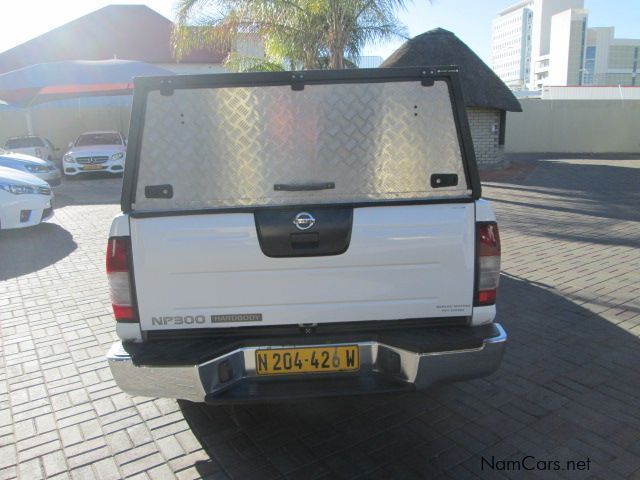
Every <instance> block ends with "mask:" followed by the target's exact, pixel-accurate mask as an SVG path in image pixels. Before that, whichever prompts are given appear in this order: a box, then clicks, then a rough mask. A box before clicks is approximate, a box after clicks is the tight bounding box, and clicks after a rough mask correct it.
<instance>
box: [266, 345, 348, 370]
mask: <svg viewBox="0 0 640 480" xmlns="http://www.w3.org/2000/svg"><path fill="white" fill-rule="evenodd" d="M358 368H360V356H359V351H358V346H357V345H345V346H339V347H302V348H280V349H269V350H257V351H256V373H257V374H258V375H288V374H292V373H325V372H351V371H355V370H358Z"/></svg>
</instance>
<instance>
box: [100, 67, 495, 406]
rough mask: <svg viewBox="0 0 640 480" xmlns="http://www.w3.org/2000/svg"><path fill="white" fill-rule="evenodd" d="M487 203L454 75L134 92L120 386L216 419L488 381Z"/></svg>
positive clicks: (294, 78)
mask: <svg viewBox="0 0 640 480" xmlns="http://www.w3.org/2000/svg"><path fill="white" fill-rule="evenodd" d="M480 197H481V192H480V181H479V177H478V171H477V166H476V163H475V158H474V152H473V146H472V143H471V138H470V134H469V127H468V123H467V117H466V114H465V110H464V104H463V99H462V95H461V90H460V84H459V79H458V73H457V69H456V68H455V67H424V68H402V69H370V70H369V69H367V70H364V69H363V70H350V71H308V72H298V73H291V72H280V73H251V74H221V75H193V76H175V77H153V78H151V77H147V78H139V79H136V81H135V93H134V102H133V113H132V122H131V130H130V135H129V144H128V150H127V164H126V167H125V176H124V185H123V192H122V214H120V215H118V216H117V217H116V218H115V219H114V221H113V225H112V227H111V233H110V238H109V241H108V246H107V273H108V277H109V283H110V287H111V297H112V303H113V310H114V314H115V319H116V322H117V323H116V330H117V334H118V336H119V338H120V341H119V342H117V343H116V344H114V345H113V346H112V348H111V350H110V351H109V353H108V362H109V365H110V367H111V371H112V373H113V376H114V378H115V380H116V382H117V384H118V385H119V386H120V387H121V388H122V390H124V391H125V392H128V393H130V394H134V395H145V396H154V397H172V398H179V399H187V400H192V401H197V402H208V403H225V402H239V401H247V400H274V399H294V398H305V397H318V396H335V395H348V394H366V393H378V392H393V391H408V390H415V389H424V388H426V387H428V386H430V385H432V384H434V383H436V382H440V381H450V380H458V379H463V378H472V377H478V376H482V375H486V374H489V373H491V372H493V371H494V370H495V369H496V368H498V366H499V364H500V361H501V359H502V354H503V349H504V345H505V342H506V334H505V332H504V330H503V329H502V328H501V326H500V325H499V324H497V323H494V317H495V299H496V291H497V287H498V278H499V275H500V240H499V236H498V228H497V225H496V220H495V217H494V214H493V212H492V210H491V208H490V206H489V204H488V203H487V202H486V201H484V200H482V199H481V198H480Z"/></svg>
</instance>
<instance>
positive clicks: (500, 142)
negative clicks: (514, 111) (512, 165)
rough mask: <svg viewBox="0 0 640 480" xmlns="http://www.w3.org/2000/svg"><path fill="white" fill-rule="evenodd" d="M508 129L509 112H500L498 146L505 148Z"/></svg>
mask: <svg viewBox="0 0 640 480" xmlns="http://www.w3.org/2000/svg"><path fill="white" fill-rule="evenodd" d="M506 129H507V112H506V111H504V110H500V125H499V126H498V131H499V133H498V145H501V146H504V138H505V133H506Z"/></svg>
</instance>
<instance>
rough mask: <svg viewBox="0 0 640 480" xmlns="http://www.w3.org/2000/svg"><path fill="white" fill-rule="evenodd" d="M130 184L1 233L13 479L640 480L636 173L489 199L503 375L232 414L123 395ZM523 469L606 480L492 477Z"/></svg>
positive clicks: (0, 437)
mask: <svg viewBox="0 0 640 480" xmlns="http://www.w3.org/2000/svg"><path fill="white" fill-rule="evenodd" d="M119 183H120V181H119V180H117V179H115V180H114V179H102V180H86V181H84V180H81V181H74V182H70V183H69V184H67V185H65V186H63V187H62V188H61V189H60V190H59V194H58V198H57V202H58V205H59V208H58V209H57V211H56V217H55V220H54V221H53V222H51V223H49V224H46V225H43V226H41V227H38V228H36V229H32V230H29V231H11V232H2V233H0V348H1V350H2V356H1V357H0V362H2V364H0V479H5V478H6V479H10V478H14V477H19V478H25V479H32V478H40V477H48V478H69V477H71V478H81V479H85V478H99V479H109V478H122V477H127V478H152V479H155V478H174V476H175V477H178V478H197V477H208V478H280V477H283V476H286V477H288V478H304V479H312V478H354V477H358V476H360V477H362V478H402V479H405V478H424V477H428V478H435V477H438V476H440V477H442V478H456V479H459V478H475V477H476V476H479V477H482V478H504V477H517V478H539V477H543V478H557V477H558V476H560V477H563V478H575V477H578V478H587V477H594V478H603V479H616V478H634V477H635V478H640V404H639V402H638V398H640V348H639V347H640V342H639V340H638V334H639V333H640V301H639V297H640V281H639V280H640V274H639V273H638V272H639V271H640V252H639V249H638V245H640V222H639V221H640V208H638V207H639V206H640V194H639V193H638V191H639V186H640V160H616V161H614V160H606V161H605V160H593V159H591V160H588V161H587V160H584V161H581V160H571V161H558V160H545V161H538V162H536V168H535V169H534V170H533V171H532V172H531V173H530V174H529V175H528V177H527V178H526V179H525V180H523V179H517V180H515V181H514V180H512V181H511V183H510V182H509V181H507V180H501V181H500V183H492V184H490V185H487V186H486V188H485V196H486V197H487V198H489V199H491V200H493V202H494V205H495V207H496V210H497V213H498V217H499V220H500V222H501V228H502V230H501V232H502V237H503V244H504V255H503V270H504V275H503V277H502V280H501V282H502V284H501V285H502V286H501V292H500V306H499V317H500V321H501V322H502V323H503V324H504V325H505V326H506V328H507V330H508V332H509V334H510V342H509V346H508V352H507V354H506V356H505V360H504V363H503V366H502V368H501V369H500V371H499V372H498V373H496V374H494V375H493V376H491V377H488V378H485V379H480V380H474V381H469V382H465V383H458V384H451V385H446V386H440V387H437V388H433V389H432V390H430V391H428V392H425V393H420V394H410V395H403V396H381V397H373V398H348V399H339V400H324V401H312V402H306V403H299V404H281V405H271V406H241V407H236V408H231V407H229V408H212V407H201V406H198V405H194V404H190V403H188V402H184V403H183V402H180V403H178V402H175V401H172V400H154V399H147V398H130V397H128V396H127V395H125V394H123V393H121V392H120V391H119V390H118V388H117V387H116V386H115V385H114V383H113V380H112V379H111V376H110V373H109V370H108V368H107V366H106V363H105V361H104V353H105V351H106V350H107V348H108V346H109V345H110V343H111V342H112V341H113V340H114V338H115V335H114V332H113V330H114V325H113V321H112V318H111V315H110V310H109V304H108V296H107V287H106V284H105V277H104V272H103V249H104V244H105V239H106V236H107V231H108V226H109V223H110V219H111V217H112V216H113V215H114V214H115V213H116V212H117V211H118V207H117V205H116V202H117V195H118V193H117V192H118V188H119ZM88 202H89V203H91V204H89V205H88V204H87V203H88ZM189 424H190V425H191V426H192V427H193V430H191V429H190V428H189ZM525 455H532V456H534V457H535V458H536V459H538V460H558V461H560V462H563V464H564V462H565V461H566V460H585V459H587V458H589V459H590V470H589V471H587V472H566V471H564V472H562V471H561V472H553V473H548V474H544V473H542V472H513V471H511V472H508V471H495V470H494V471H491V470H489V469H487V468H486V467H485V469H484V470H482V468H481V467H482V465H481V458H482V457H485V458H487V459H491V457H493V458H494V459H495V460H496V461H497V460H516V459H522V457H523V456H525Z"/></svg>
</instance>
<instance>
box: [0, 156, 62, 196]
mask: <svg viewBox="0 0 640 480" xmlns="http://www.w3.org/2000/svg"><path fill="white" fill-rule="evenodd" d="M0 167H6V168H13V169H14V170H19V171H21V172H25V173H30V174H32V175H35V176H36V177H38V178H40V179H42V180H44V181H45V182H47V183H48V184H49V185H51V186H52V187H57V186H58V185H60V180H61V178H62V174H61V173H60V169H59V168H58V167H56V165H55V164H54V163H53V162H52V161H51V160H41V159H39V158H36V157H33V156H31V155H25V154H23V153H15V152H7V151H6V150H2V149H0Z"/></svg>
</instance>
